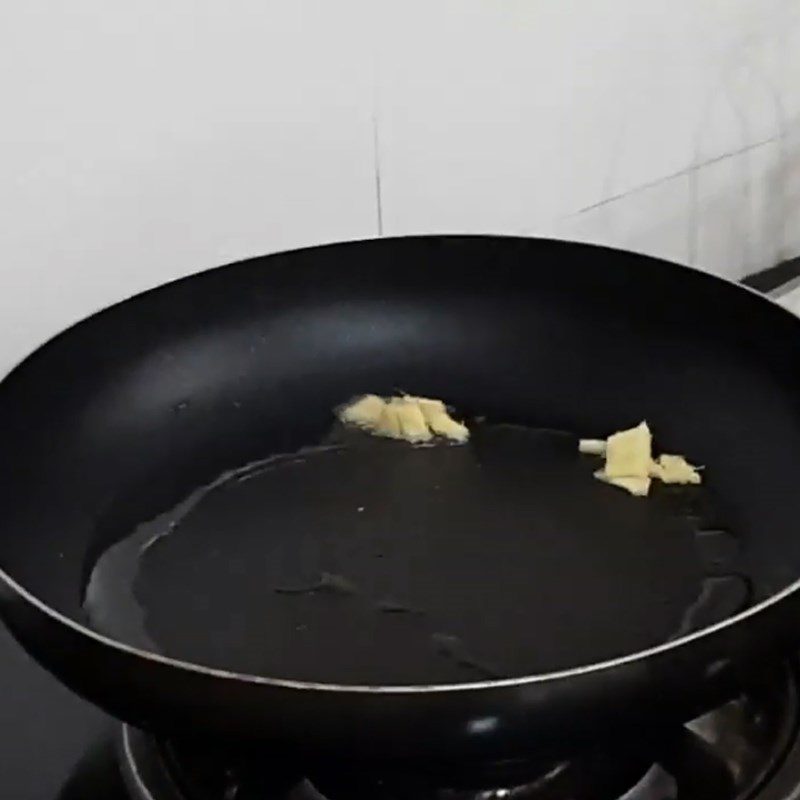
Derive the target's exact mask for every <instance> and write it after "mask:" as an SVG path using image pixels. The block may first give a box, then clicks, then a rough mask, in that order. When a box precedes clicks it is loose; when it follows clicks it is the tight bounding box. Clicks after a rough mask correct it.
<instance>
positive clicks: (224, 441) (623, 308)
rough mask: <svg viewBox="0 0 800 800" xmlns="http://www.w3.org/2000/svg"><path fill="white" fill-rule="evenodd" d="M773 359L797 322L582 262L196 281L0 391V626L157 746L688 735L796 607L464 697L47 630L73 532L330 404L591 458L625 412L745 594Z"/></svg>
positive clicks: (772, 527) (316, 255)
mask: <svg viewBox="0 0 800 800" xmlns="http://www.w3.org/2000/svg"><path fill="white" fill-rule="evenodd" d="M798 363H800V323H798V321H797V320H796V319H795V318H794V317H792V316H791V315H790V314H788V313H787V312H784V311H782V310H781V309H779V308H777V307H776V306H774V305H773V304H771V303H769V302H768V301H766V300H764V299H762V298H759V297H757V296H755V295H753V294H751V293H749V292H747V291H746V290H744V289H741V288H737V287H735V286H733V285H730V284H728V283H726V282H724V281H721V280H718V279H715V278H712V277H710V276H706V275H703V274H701V273H697V272H694V271H691V270H688V269H682V268H679V267H677V266H674V265H670V264H667V263H665V262H661V261H657V260H655V259H650V258H646V257H643V256H636V255H633V254H628V253H621V252H618V251H613V250H608V249H605V248H595V247H590V246H586V245H575V244H570V243H562V242H549V241H541V240H530V239H514V238H499V237H418V238H408V239H397V240H378V241H370V242H357V243H350V244H343V245H335V246H326V247H321V248H313V249H310V250H305V251H297V252H294V253H287V254H281V255H278V256H273V257H268V258H264V259H256V260H253V261H250V262H243V263H241V264H236V265H232V266H230V267H227V268H222V269H219V270H215V271H212V272H210V273H204V274H202V275H200V276H195V277H193V278H190V279H187V280H184V281H180V282H178V283H175V284H170V285H169V286H167V287H162V288H161V289H159V290H156V291H154V292H150V293H147V294H145V295H142V296H139V297H137V298H134V299H133V300H131V301H128V302H126V303H123V304H120V305H118V306H115V307H114V308H112V309H109V310H108V311H105V312H102V313H101V314H99V315H95V317H93V318H91V319H90V320H88V321H87V322H85V323H82V324H81V325H79V326H77V327H75V328H73V329H71V330H70V331H68V332H66V333H65V334H63V335H61V336H60V337H58V338H57V339H56V340H54V341H53V342H51V343H49V344H48V345H46V346H45V347H44V348H43V349H41V350H40V351H38V352H37V353H36V354H34V355H33V356H32V357H31V358H30V359H28V360H27V361H26V362H25V363H24V364H23V365H21V367H19V368H18V369H17V370H16V371H15V372H14V373H12V374H11V376H9V377H8V378H7V379H6V380H5V381H4V382H3V383H2V384H1V385H0V413H2V415H3V418H4V420H5V421H6V423H7V424H8V433H7V436H6V442H5V445H4V446H5V447H6V448H7V449H6V451H5V452H4V453H3V454H2V456H3V457H2V458H0V473H1V474H0V503H2V509H3V513H4V517H5V519H4V533H3V537H2V539H0V567H1V568H2V569H3V570H4V571H5V572H6V573H8V575H10V576H11V577H12V578H13V579H14V581H17V582H18V583H19V584H20V585H21V586H24V587H25V590H27V591H18V589H17V586H16V585H15V584H14V583H13V582H10V581H5V580H3V581H0V602H1V603H2V606H1V609H2V614H3V617H4V618H5V620H6V621H7V623H8V625H9V627H10V628H11V629H12V631H13V632H14V633H15V635H16V636H17V637H18V639H19V640H20V641H21V642H22V643H23V645H24V646H25V647H26V648H27V649H28V650H29V652H31V653H32V654H33V656H34V657H35V658H37V659H38V660H39V661H40V662H41V663H42V664H44V665H45V666H46V667H47V668H48V669H50V670H51V671H52V672H53V673H54V674H55V675H56V676H58V677H59V678H61V679H62V680H63V681H64V682H65V683H66V684H67V685H69V686H71V687H72V688H73V689H75V690H76V691H77V692H79V693H80V694H82V695H83V696H85V697H86V698H87V699H89V700H91V701H93V702H95V703H97V704H99V705H101V706H103V707H104V708H106V709H107V710H109V711H110V712H111V713H113V714H115V715H117V716H119V717H121V718H124V719H126V720H129V721H131V722H133V723H134V724H138V725H141V726H144V727H151V728H157V729H159V730H161V731H165V732H173V733H180V732H184V733H187V732H188V733H191V734H193V735H196V734H209V735H218V736H224V737H227V738H229V739H230V740H260V741H270V742H283V743H289V744H296V745H297V746H299V747H303V748H307V749H312V750H316V751H324V752H337V751H338V752H346V753H347V754H348V755H349V756H350V757H354V756H355V755H357V754H361V755H364V756H374V757H385V756H390V757H401V756H402V757H409V758H412V757H413V758H461V757H475V756H481V757H485V756H489V755H494V756H510V755H514V754H529V753H530V752H531V751H532V750H535V751H536V752H537V753H541V754H550V753H552V754H553V755H557V754H560V753H566V752H568V751H570V750H572V749H574V748H575V747H576V746H578V745H579V744H580V743H581V742H583V741H589V740H591V739H592V738H594V737H595V736H596V735H597V734H598V733H602V734H603V735H607V734H609V733H610V732H621V731H623V730H624V729H627V728H631V727H634V728H638V729H643V728H646V727H650V726H651V725H658V724H662V723H663V722H665V721H668V720H678V719H686V718H688V717H690V716H691V715H692V714H694V713H697V712H698V711H699V710H702V709H704V708H706V707H708V706H710V705H712V704H713V703H714V702H716V700H717V699H719V698H720V697H721V696H723V695H724V694H725V693H727V692H730V691H732V690H733V687H735V686H736V685H738V684H739V683H740V682H741V681H742V680H743V679H744V678H745V677H746V675H747V674H749V673H750V672H751V671H754V670H757V669H758V668H759V667H760V665H761V664H762V663H763V659H764V658H767V657H772V656H774V655H775V654H778V653H781V652H784V651H786V650H788V649H789V648H791V647H794V646H796V644H797V642H798V639H800V630H799V628H800V626H799V625H798V624H797V622H796V620H797V619H800V616H799V615H800V599H798V598H800V595H799V594H798V592H796V591H789V592H787V593H786V594H785V596H782V597H781V598H780V599H779V600H778V601H777V602H772V603H769V604H766V605H765V606H764V607H762V608H760V609H758V610H756V611H755V612H754V613H752V614H750V615H748V616H746V617H744V618H743V619H741V620H739V621H738V622H736V623H735V624H732V625H727V626H722V627H720V628H719V629H718V630H716V631H714V632H711V633H706V634H703V635H700V636H697V637H695V638H693V639H692V640H690V641H687V642H682V643H678V644H677V645H672V646H669V647H665V648H663V649H661V650H660V651H658V652H656V653H653V654H650V655H649V656H647V657H633V658H630V659H628V660H624V659H623V660H621V661H620V662H618V663H615V664H610V665H606V666H605V667H603V668H600V669H596V668H587V669H584V670H579V671H576V672H573V673H570V674H565V675H562V676H550V677H548V678H547V679H544V680H542V679H538V680H537V679H535V678H534V679H524V678H523V679H520V680H518V681H510V682H504V683H502V684H500V683H496V684H487V685H484V686H472V687H469V688H461V689H448V688H447V687H438V688H435V689H426V688H423V689H416V690H415V689H414V688H411V689H396V690H392V691H367V690H324V689H317V688H311V687H302V686H290V685H286V684H280V683H278V682H274V681H272V682H271V681H269V680H261V681H254V680H248V679H246V678H241V677H239V678H237V677H235V676H224V675H221V674H215V673H213V672H211V671H208V670H203V669H190V668H185V667H181V666H180V665H178V664H176V663H170V662H168V661H166V660H158V659H153V658H150V657H147V656H146V655H145V654H141V653H137V652H136V651H132V650H128V649H124V648H120V647H117V646H115V645H114V644H113V643H110V642H108V641H104V640H102V639H100V638H98V637H96V636H93V635H91V634H90V633H89V632H87V631H86V630H85V629H82V628H81V627H80V625H76V624H73V623H69V624H68V623H67V622H66V621H65V617H69V618H72V619H73V620H78V621H80V620H81V610H80V605H79V603H80V589H81V585H82V581H83V580H85V577H86V569H87V565H89V564H91V563H92V560H93V557H94V556H95V555H96V554H97V553H98V552H99V550H100V549H102V547H103V546H107V545H108V544H109V542H108V541H105V542H98V541H97V540H96V531H97V529H98V527H99V528H101V529H110V530H114V529H119V530H130V523H133V522H138V521H140V520H141V519H142V518H148V516H152V515H153V514H154V513H157V512H158V511H159V510H161V509H162V508H163V507H164V504H165V503H167V502H168V501H170V500H174V499H175V498H176V497H180V496H182V494H184V495H185V493H186V492H187V490H188V489H191V488H193V487H194V486H196V485H199V484H201V483H202V482H203V481H205V480H208V479H210V478H213V477H214V476H215V475H217V474H219V473H220V472H221V471H223V470H224V469H226V468H230V467H233V466H238V465H241V464H242V463H246V462H247V461H248V460H250V459H252V458H257V457H260V456H263V455H264V449H265V448H267V449H270V448H271V449H273V450H275V451H281V450H283V451H286V450H288V449H291V448H292V447H296V446H300V445H302V444H307V443H309V441H313V438H314V436H318V435H319V434H320V433H321V432H322V431H323V430H324V428H325V426H326V425H327V423H328V420H329V413H330V408H331V406H332V405H333V404H334V403H335V402H338V401H341V400H342V399H343V398H346V397H349V396H352V395H354V394H357V393H358V392H363V391H370V390H371V391H379V392H386V393H388V392H390V391H392V390H393V389H395V388H396V387H397V385H398V383H400V384H401V385H402V386H403V388H409V389H411V390H413V391H419V392H420V393H423V392H424V393H429V394H431V395H439V396H446V397H448V399H451V400H452V401H453V402H454V403H455V404H457V405H458V407H459V408H461V409H463V410H465V411H471V412H481V411H484V412H488V413H489V414H490V415H492V416H494V417H495V418H505V419H508V420H509V421H530V422H533V423H534V424H539V425H545V426H552V427H560V428H563V429H570V430H575V431H578V432H581V433H584V432H586V433H590V434H595V435H597V434H599V433H602V432H606V431H610V430H613V429H614V428H615V427H620V426H621V425H624V424H628V423H631V424H632V423H635V422H636V421H638V419H640V418H641V417H647V418H648V420H650V421H651V423H652V424H653V427H654V428H655V429H656V430H657V431H658V432H659V433H661V434H662V435H663V437H664V440H665V441H669V442H670V445H671V446H672V447H674V448H675V450H677V451H679V452H687V453H691V454H692V455H693V456H695V457H696V458H697V459H698V460H699V461H701V462H703V463H705V464H706V465H707V467H708V472H707V475H708V476H709V481H710V483H712V484H713V488H714V490H715V491H717V492H718V493H719V495H720V496H721V497H723V498H724V499H725V501H726V504H727V507H726V508H725V509H724V510H725V513H726V514H727V515H728V518H729V519H731V520H732V521H733V524H734V528H735V530H736V531H737V533H741V536H742V539H743V547H744V550H745V553H746V557H747V561H748V564H749V565H750V567H751V569H752V572H753V578H754V580H755V584H756V589H757V591H758V592H759V594H760V596H761V597H763V598H766V597H768V596H769V595H770V594H772V593H773V592H776V591H778V590H781V589H785V587H787V586H789V585H791V584H792V583H793V582H794V581H796V580H797V577H798V575H800V537H798V536H797V535H796V520H797V519H798V518H800V497H799V496H798V495H799V494H800V493H798V492H796V489H795V485H796V480H797V475H798V474H799V473H800V418H799V415H798V409H800V404H798V399H799V398H800V391H798V389H799V386H798V383H799V382H800V377H798V375H797V372H798V370H797V369H796V364H798ZM234 398H236V402H237V403H238V405H237V406H236V407H235V408H236V413H234V411H233V410H232V405H231V403H232V400H233V399H234ZM178 411H180V413H177V412H178ZM110 518H113V519H111V521H112V522H113V523H114V524H112V525H109V524H107V523H109V521H110ZM100 523H102V524H100ZM126 525H128V527H127V528H126ZM575 588H576V591H580V587H575ZM28 591H29V592H31V593H32V594H33V595H35V596H36V597H38V598H40V599H41V601H43V602H44V603H47V604H48V605H49V606H50V607H52V608H55V609H58V612H59V614H63V615H64V616H58V615H54V614H53V613H52V612H50V611H49V610H48V609H47V608H46V607H45V606H43V605H42V603H41V602H40V601H36V600H34V599H33V597H32V596H31V595H29V594H27V592H28Z"/></svg>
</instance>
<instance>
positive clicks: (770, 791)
mask: <svg viewBox="0 0 800 800" xmlns="http://www.w3.org/2000/svg"><path fill="white" fill-rule="evenodd" d="M0 676H1V677H2V685H3V693H2V694H3V714H2V725H1V726H0V792H2V796H3V797H8V798H13V800H101V799H102V800H255V799H256V798H258V800H367V799H369V800H495V799H496V800H584V798H585V800H694V798H698V800H744V798H753V800H796V798H800V736H798V725H799V724H800V662H798V663H794V662H790V663H786V664H782V665H775V666H773V667H771V668H765V670H764V675H763V677H762V680H761V681H760V682H759V684H758V685H755V686H752V687H751V688H750V689H749V690H748V691H746V692H743V693H742V695H741V696H740V697H738V698H736V699H735V700H733V701H731V702H729V703H727V704H725V705H723V706H721V707H720V708H717V709H715V710H714V711H712V712H710V713H709V714H706V715H705V716H703V717H700V718H699V719H696V720H694V721H692V722H691V723H689V724H687V725H686V726H683V727H680V728H679V729H677V730H674V731H665V732H663V734H659V735H658V736H657V737H654V738H653V739H652V741H651V740H649V739H648V740H647V741H641V740H640V741H639V742H638V743H637V744H636V745H632V744H631V743H617V744H614V743H613V742H605V743H603V748H602V749H601V750H598V751H597V752H594V753H588V754H584V755H582V756H580V757H577V758H575V759H574V760H570V761H564V762H561V763H557V764H548V765H539V766H537V767H534V766H533V765H532V763H531V762H513V763H504V764H499V765H487V766H486V769H485V770H482V772H481V773H474V772H473V771H470V774H469V776H467V775H466V774H465V775H463V776H460V775H459V774H458V773H456V774H452V773H448V775H447V777H442V776H436V775H433V774H427V775H423V774H416V773H415V774H408V773H402V774H397V773H388V772H385V771H378V772H375V771H371V770H370V769H368V768H365V767H363V766H361V765H356V764H353V763H351V762H348V763H342V764H335V765H330V764H329V765H327V766H324V767H323V766H320V765H313V764H304V763H302V762H298V763H292V762H291V761H287V760H286V759H285V758H278V757H275V758H270V756H269V754H264V755H263V756H261V757H259V758H257V759H248V758H245V757H241V758H233V757H231V756H222V755H220V754H219V753H216V752H215V751H213V750H209V749H208V748H201V747H199V746H197V745H194V746H187V745H186V744H185V743H175V742H169V741H162V740H159V739H158V738H156V737H153V736H151V735H149V734H146V733H143V732H141V731H137V730H134V729H132V728H129V727H125V726H122V725H120V724H119V723H117V722H115V721H113V720H111V719H109V718H108V717H106V716H104V715H103V714H102V713H100V712H99V711H97V710H96V709H94V708H92V707H91V706H89V705H88V704H87V703H84V702H83V701H82V700H80V699H78V698H77V697H75V696H73V695H72V694H70V693H69V692H68V691H67V690H65V689H64V688H63V687H61V686H60V685H59V684H58V683H57V682H56V681H55V680H54V679H53V678H51V677H50V676H49V675H47V674H46V673H44V672H43V671H42V670H41V669H40V668H39V667H38V666H37V665H36V664H34V663H33V662H32V661H31V660H30V659H28V658H27V657H26V656H25V655H24V653H22V651H21V650H20V648H19V647H18V646H17V645H16V643H15V642H13V640H12V639H11V638H10V637H9V636H8V634H6V633H5V631H0ZM481 776H482V777H481Z"/></svg>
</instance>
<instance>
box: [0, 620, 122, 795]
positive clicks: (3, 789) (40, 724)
mask: <svg viewBox="0 0 800 800" xmlns="http://www.w3.org/2000/svg"><path fill="white" fill-rule="evenodd" d="M116 730H117V726H115V725H114V723H113V721H112V720H110V719H109V718H108V717H106V716H105V715H103V714H102V713H101V712H100V711H98V710H97V709H95V708H93V707H92V706H90V705H89V704H88V703H86V702H85V701H83V700H81V699H80V698H79V697H76V696H75V695H74V694H72V693H70V692H69V691H68V690H67V689H65V688H64V687H63V686H61V685H60V684H59V683H58V682H57V681H56V680H55V678H53V677H51V676H50V675H49V674H48V673H47V672H45V671H44V670H43V669H41V667H39V666H38V664H36V663H34V662H33V661H32V660H31V659H30V658H29V657H28V656H27V654H26V653H24V652H23V650H22V648H20V647H19V645H18V644H17V643H16V642H15V641H14V640H13V639H12V638H11V636H10V635H9V634H8V632H7V631H6V630H5V628H4V627H3V626H2V624H0V797H3V798H7V800H123V798H125V800H127V795H126V793H125V791H124V788H123V786H122V783H121V779H120V776H119V773H118V771H117V767H116V761H115V750H114V747H115V745H114V736H115V733H116Z"/></svg>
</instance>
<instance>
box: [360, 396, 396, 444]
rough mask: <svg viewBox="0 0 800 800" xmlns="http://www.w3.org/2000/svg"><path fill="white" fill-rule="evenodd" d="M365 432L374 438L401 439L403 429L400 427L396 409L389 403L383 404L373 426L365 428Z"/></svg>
mask: <svg viewBox="0 0 800 800" xmlns="http://www.w3.org/2000/svg"><path fill="white" fill-rule="evenodd" d="M366 430H368V431H369V432H370V433H374V434H375V435H376V436H386V437H387V438H389V439H402V438H403V429H402V427H401V426H400V416H399V414H398V413H397V409H396V408H395V407H394V406H392V405H391V404H389V403H384V406H383V410H382V411H381V415H380V417H378V420H377V422H376V423H375V424H374V425H371V426H366Z"/></svg>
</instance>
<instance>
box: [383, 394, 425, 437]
mask: <svg viewBox="0 0 800 800" xmlns="http://www.w3.org/2000/svg"><path fill="white" fill-rule="evenodd" d="M387 408H388V409H389V410H390V411H393V412H394V413H395V414H396V415H397V422H398V423H399V425H400V436H399V437H398V438H400V439H405V440H406V441H407V442H411V443H412V444H418V443H419V442H429V441H430V440H431V439H432V438H433V434H432V433H431V431H430V428H429V427H428V423H427V422H426V420H425V416H424V415H423V413H422V410H421V409H420V407H419V404H418V403H416V402H414V398H412V397H393V398H392V399H391V400H390V401H389V405H388V406H387Z"/></svg>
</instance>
